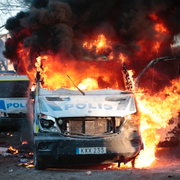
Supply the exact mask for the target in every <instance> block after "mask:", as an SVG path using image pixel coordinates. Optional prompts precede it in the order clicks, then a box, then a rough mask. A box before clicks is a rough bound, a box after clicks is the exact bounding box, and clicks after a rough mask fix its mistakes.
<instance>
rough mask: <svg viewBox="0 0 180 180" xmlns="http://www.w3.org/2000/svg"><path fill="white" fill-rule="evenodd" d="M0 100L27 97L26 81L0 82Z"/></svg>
mask: <svg viewBox="0 0 180 180" xmlns="http://www.w3.org/2000/svg"><path fill="white" fill-rule="evenodd" d="M0 87H1V88H0V98H13V97H27V96H28V92H27V91H28V87H29V81H28V80H19V81H18V80H16V81H15V80H8V81H5V80H3V81H0Z"/></svg>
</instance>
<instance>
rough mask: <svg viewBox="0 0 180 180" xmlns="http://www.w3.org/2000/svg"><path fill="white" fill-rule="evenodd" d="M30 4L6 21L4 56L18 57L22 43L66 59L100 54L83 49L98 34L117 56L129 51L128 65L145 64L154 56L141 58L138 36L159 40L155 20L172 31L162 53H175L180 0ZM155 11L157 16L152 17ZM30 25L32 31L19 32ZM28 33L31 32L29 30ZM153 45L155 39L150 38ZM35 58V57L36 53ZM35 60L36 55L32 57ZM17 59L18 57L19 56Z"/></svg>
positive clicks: (51, 0) (61, 0)
mask: <svg viewBox="0 0 180 180" xmlns="http://www.w3.org/2000/svg"><path fill="white" fill-rule="evenodd" d="M26 2H27V3H31V6H30V8H29V11H28V12H20V13H18V14H17V15H16V16H15V17H13V18H10V19H8V20H7V22H6V29H7V30H9V31H11V33H12V34H13V33H14V34H13V35H12V37H11V39H10V40H8V41H7V43H6V50H5V52H4V55H5V57H7V58H9V59H12V61H13V62H14V61H15V60H13V59H14V57H17V56H16V51H17V47H18V46H17V45H18V43H19V42H21V43H22V44H23V47H24V48H28V49H30V51H31V53H30V54H31V55H32V54H37V55H39V54H41V53H42V52H48V51H52V52H53V53H55V54H58V53H59V54H61V55H62V56H64V57H66V58H74V59H77V60H81V59H83V57H84V56H91V57H93V58H96V54H94V51H87V50H85V49H84V48H83V46H82V44H83V42H84V41H88V40H93V39H96V38H97V36H98V35H99V34H104V35H105V36H106V38H107V39H108V40H109V41H111V42H113V46H112V48H110V49H107V50H106V51H105V52H104V53H105V55H109V54H110V53H111V52H112V51H113V52H114V54H115V55H117V56H118V54H119V53H120V52H122V53H125V54H126V55H127V56H128V57H129V59H130V63H129V66H130V68H134V69H142V68H143V67H144V66H145V65H146V64H147V62H148V61H149V60H150V59H149V57H148V56H147V53H146V52H144V55H143V56H142V57H141V58H140V57H139V56H138V57H137V56H136V53H137V52H141V50H142V49H141V48H142V47H141V46H140V45H139V44H138V43H137V42H140V41H147V42H150V41H151V40H153V39H157V32H156V31H155V30H154V25H155V23H157V22H158V23H163V24H164V25H165V26H166V28H167V29H168V31H169V32H170V33H169V36H167V37H166V38H165V39H164V40H163V41H164V42H165V43H162V44H161V48H160V53H159V54H154V55H153V56H151V58H152V57H153V58H156V57H157V56H161V55H163V56H164V55H171V51H170V46H169V45H170V44H172V43H173V39H174V36H175V35H178V34H179V32H180V1H179V0H173V1H172V0H136V1H135V0H111V1H110V0H32V1H31V0H26ZM150 14H156V15H157V17H158V20H156V21H154V20H153V19H152V18H150ZM23 29H28V33H25V32H24V33H23V34H22V35H21V34H19V35H17V33H16V32H19V31H22V30H23ZM29 32H30V33H29ZM147 46H149V48H151V46H152V44H151V43H147ZM33 57H35V56H34V55H33ZM32 61H33V60H32ZM16 62H17V61H16Z"/></svg>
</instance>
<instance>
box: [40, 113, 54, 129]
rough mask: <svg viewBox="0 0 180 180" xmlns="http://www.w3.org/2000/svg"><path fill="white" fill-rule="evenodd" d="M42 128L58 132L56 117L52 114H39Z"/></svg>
mask: <svg viewBox="0 0 180 180" xmlns="http://www.w3.org/2000/svg"><path fill="white" fill-rule="evenodd" d="M39 120H40V121H39V122H40V129H41V130H43V131H47V132H58V130H57V126H56V121H55V118H54V117H52V116H48V115H44V114H40V115H39Z"/></svg>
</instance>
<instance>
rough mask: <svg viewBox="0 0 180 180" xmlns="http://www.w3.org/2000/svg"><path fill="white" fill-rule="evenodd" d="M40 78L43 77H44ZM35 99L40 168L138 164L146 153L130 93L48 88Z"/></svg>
mask: <svg viewBox="0 0 180 180" xmlns="http://www.w3.org/2000/svg"><path fill="white" fill-rule="evenodd" d="M38 77H39V75H38ZM37 79H39V80H37V85H36V92H35V97H34V102H33V104H34V147H35V148H34V166H35V169H45V168H46V167H57V166H66V165H87V164H108V163H112V162H117V163H119V165H120V163H121V162H124V163H126V162H129V161H131V162H132V165H134V161H135V158H136V156H137V155H138V154H139V152H140V151H141V149H143V142H142V139H141V135H140V132H139V129H138V126H137V125H135V124H134V120H135V118H136V113H137V107H136V101H135V98H134V95H133V93H132V92H130V91H122V90H117V89H101V90H88V91H81V90H80V89H79V88H78V87H76V88H77V90H70V89H65V88H60V89H57V90H53V91H51V90H46V89H43V88H41V87H40V82H41V81H40V78H37Z"/></svg>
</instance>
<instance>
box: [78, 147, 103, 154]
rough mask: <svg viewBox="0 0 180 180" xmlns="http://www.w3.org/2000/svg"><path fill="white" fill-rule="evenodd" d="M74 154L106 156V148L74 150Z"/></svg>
mask: <svg viewBox="0 0 180 180" xmlns="http://www.w3.org/2000/svg"><path fill="white" fill-rule="evenodd" d="M76 154H106V147H91V148H90V147H86V148H76Z"/></svg>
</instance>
